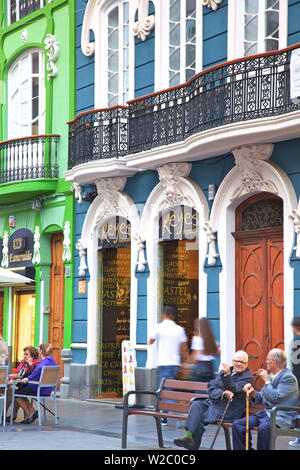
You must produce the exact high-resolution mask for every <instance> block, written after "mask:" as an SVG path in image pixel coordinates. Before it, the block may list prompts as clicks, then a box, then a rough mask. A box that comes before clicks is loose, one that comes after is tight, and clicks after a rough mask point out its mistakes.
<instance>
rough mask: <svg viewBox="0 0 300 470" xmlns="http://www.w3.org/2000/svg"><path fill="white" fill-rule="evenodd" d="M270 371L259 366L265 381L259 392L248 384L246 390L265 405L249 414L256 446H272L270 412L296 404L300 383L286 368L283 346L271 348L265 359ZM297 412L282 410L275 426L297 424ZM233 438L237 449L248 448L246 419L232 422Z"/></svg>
mask: <svg viewBox="0 0 300 470" xmlns="http://www.w3.org/2000/svg"><path fill="white" fill-rule="evenodd" d="M266 363H267V370H264V369H259V370H258V372H257V374H258V375H259V376H260V377H261V379H262V380H263V381H264V386H263V388H262V390H261V391H260V392H256V391H255V390H254V388H253V385H252V384H247V385H245V387H244V390H245V391H247V390H249V392H250V396H251V399H252V400H253V401H254V403H256V404H262V405H263V407H264V410H262V411H259V412H258V413H256V414H255V415H253V416H250V417H249V429H252V428H254V427H258V432H257V449H258V450H269V448H270V411H271V409H272V408H273V407H274V406H279V405H280V406H297V404H298V383H297V379H296V377H295V376H294V375H293V374H292V373H291V372H290V370H289V369H288V368H287V367H286V364H287V359H286V354H285V352H284V351H282V350H281V349H271V351H270V352H269V354H268V357H267V358H266ZM295 419H296V413H295V412H294V411H279V412H278V413H277V416H276V425H277V426H279V427H284V428H292V427H294V423H295ZM232 441H233V449H234V450H243V449H245V442H246V420H245V418H244V419H238V420H237V421H234V423H233V424H232ZM249 448H250V449H251V448H252V447H251V432H249Z"/></svg>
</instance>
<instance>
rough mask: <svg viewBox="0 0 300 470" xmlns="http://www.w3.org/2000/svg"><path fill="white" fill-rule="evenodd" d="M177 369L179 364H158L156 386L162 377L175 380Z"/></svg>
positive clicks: (159, 383)
mask: <svg viewBox="0 0 300 470" xmlns="http://www.w3.org/2000/svg"><path fill="white" fill-rule="evenodd" d="M178 371H179V366H159V367H158V387H160V385H161V381H162V379H163V378H165V379H170V380H175V379H176V377H177V375H178Z"/></svg>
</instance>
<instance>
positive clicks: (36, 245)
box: [32, 225, 41, 264]
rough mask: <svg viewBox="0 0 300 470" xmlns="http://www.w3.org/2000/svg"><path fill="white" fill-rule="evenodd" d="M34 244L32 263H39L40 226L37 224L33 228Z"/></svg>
mask: <svg viewBox="0 0 300 470" xmlns="http://www.w3.org/2000/svg"><path fill="white" fill-rule="evenodd" d="M33 238H34V246H33V257H32V264H40V262H41V254H40V228H39V226H38V225H36V226H35V229H34V237H33Z"/></svg>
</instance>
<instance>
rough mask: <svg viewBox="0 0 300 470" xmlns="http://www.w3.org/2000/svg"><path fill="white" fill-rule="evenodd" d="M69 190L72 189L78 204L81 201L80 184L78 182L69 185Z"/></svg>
mask: <svg viewBox="0 0 300 470" xmlns="http://www.w3.org/2000/svg"><path fill="white" fill-rule="evenodd" d="M71 191H74V197H75V199H77V200H78V204H81V203H82V192H81V186H80V184H79V183H73V184H72V186H71Z"/></svg>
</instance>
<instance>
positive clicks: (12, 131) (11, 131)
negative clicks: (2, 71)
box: [7, 48, 46, 138]
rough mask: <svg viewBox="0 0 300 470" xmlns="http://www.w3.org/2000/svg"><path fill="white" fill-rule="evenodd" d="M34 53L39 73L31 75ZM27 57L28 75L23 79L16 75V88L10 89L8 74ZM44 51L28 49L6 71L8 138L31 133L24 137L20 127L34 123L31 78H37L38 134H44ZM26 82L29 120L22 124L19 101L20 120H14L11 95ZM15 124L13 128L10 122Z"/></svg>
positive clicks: (10, 82)
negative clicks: (27, 83) (27, 82)
mask: <svg viewBox="0 0 300 470" xmlns="http://www.w3.org/2000/svg"><path fill="white" fill-rule="evenodd" d="M34 53H38V54H39V72H38V73H33V72H32V57H33V54H34ZM26 56H28V57H29V67H28V68H29V70H28V74H27V75H26V76H25V77H21V76H20V72H19V73H18V74H19V76H18V81H17V82H18V83H17V87H16V88H14V89H12V84H13V83H12V80H10V74H11V73H12V71H13V70H14V69H15V68H16V67H17V66H19V67H20V66H21V65H20V64H21V62H22V60H23V59H24V58H25V57H26ZM44 60H45V59H44V51H43V50H42V49H39V48H33V49H28V50H26V52H24V53H23V54H22V55H20V56H19V57H18V58H17V60H16V61H15V62H14V63H13V64H12V66H11V67H10V68H9V70H8V128H7V132H8V138H17V137H26V136H27V135H31V134H32V132H30V133H29V134H28V133H26V135H22V130H21V129H22V126H25V125H27V126H32V124H33V123H34V122H35V121H36V119H35V120H33V119H32V79H33V78H39V95H38V96H39V112H38V122H39V132H38V134H44V133H45V114H46V109H45V98H46V97H45V94H46V90H45V78H44ZM26 80H28V81H29V85H28V93H29V96H28V102H29V103H30V105H29V106H30V116H31V119H28V121H27V122H22V120H21V116H22V113H21V101H20V100H19V103H18V107H19V112H18V115H19V116H20V119H16V118H17V116H15V115H14V114H13V111H12V99H13V95H14V94H15V92H16V90H17V89H19V88H20V87H21V85H22V83H24V82H25V81H26ZM13 121H14V122H15V126H14V127H13V124H12V122H13Z"/></svg>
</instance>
